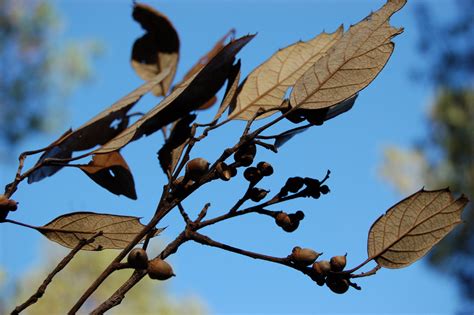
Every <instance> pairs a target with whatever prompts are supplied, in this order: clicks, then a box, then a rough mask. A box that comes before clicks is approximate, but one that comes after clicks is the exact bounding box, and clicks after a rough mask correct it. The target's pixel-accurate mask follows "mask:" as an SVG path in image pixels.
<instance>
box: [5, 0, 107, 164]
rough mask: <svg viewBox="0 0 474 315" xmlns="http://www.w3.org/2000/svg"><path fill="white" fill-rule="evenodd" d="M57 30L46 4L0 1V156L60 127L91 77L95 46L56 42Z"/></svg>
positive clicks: (87, 42)
mask: <svg viewBox="0 0 474 315" xmlns="http://www.w3.org/2000/svg"><path fill="white" fill-rule="evenodd" d="M61 27H62V21H61V18H60V17H59V15H58V13H57V12H56V10H55V9H54V7H53V6H52V5H51V4H50V3H49V1H46V0H21V1H17V0H1V1H0V60H1V63H0V78H1V79H0V148H1V149H0V155H2V154H5V153H6V152H9V151H11V147H12V146H13V145H15V144H17V143H18V142H19V141H21V140H23V139H25V138H26V137H28V136H32V135H38V134H39V133H43V132H45V131H48V130H52V129H54V130H56V128H57V127H59V126H62V121H63V119H61V117H64V115H65V113H66V112H65V111H64V109H65V103H66V96H67V95H69V94H70V92H71V91H72V90H73V89H74V88H75V87H76V86H77V84H78V83H81V82H84V81H85V80H87V79H89V78H90V77H91V73H92V68H91V58H92V57H94V56H96V55H97V54H98V53H99V51H100V45H99V44H98V42H96V41H93V40H81V41H70V42H64V41H61V40H60V39H59V38H60V35H61ZM52 113H54V115H52ZM52 117H54V119H53V118H52ZM7 148H9V149H7Z"/></svg>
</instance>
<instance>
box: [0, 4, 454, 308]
mask: <svg viewBox="0 0 474 315" xmlns="http://www.w3.org/2000/svg"><path fill="white" fill-rule="evenodd" d="M414 2H415V1H413V0H412V1H410V2H409V3H408V4H407V5H406V7H405V8H404V9H403V10H402V11H400V12H398V13H397V14H396V15H395V16H394V17H393V18H392V20H391V21H392V25H394V26H403V27H404V28H405V32H404V33H403V34H402V35H400V36H398V37H397V38H395V40H394V41H395V43H396V47H395V52H394V54H393V56H392V58H391V60H390V61H389V63H388V65H387V66H386V67H385V69H384V70H383V71H382V73H381V74H380V75H379V76H378V77H377V78H376V80H375V81H374V82H373V83H372V84H371V85H370V86H369V87H368V88H366V89H365V90H364V91H362V93H360V96H359V98H358V100H357V102H356V105H355V107H354V108H353V110H351V111H350V112H348V113H346V114H344V115H342V116H340V117H338V118H337V119H334V120H331V121H329V122H327V123H326V124H325V125H324V126H322V127H317V128H313V129H311V130H310V131H307V132H306V133H303V134H301V135H299V136H298V137H297V138H295V139H293V140H292V141H290V142H289V143H288V144H286V145H285V146H283V147H282V148H281V151H280V153H279V154H278V155H275V154H273V153H269V152H263V151H260V152H259V154H258V156H257V161H261V160H265V161H268V162H270V163H271V164H272V165H273V166H274V168H275V171H276V174H275V175H274V176H272V177H271V178H270V179H266V180H264V181H263V182H262V183H261V185H259V186H261V187H262V188H266V189H271V190H272V191H274V192H275V191H277V190H278V189H279V187H280V186H281V185H282V184H283V183H284V181H285V180H286V178H288V177H290V176H295V175H301V176H312V177H323V176H324V174H325V172H326V170H327V169H330V170H331V172H332V175H331V178H330V180H329V183H328V184H329V186H330V188H331V190H332V192H331V193H330V194H329V195H327V196H324V197H323V198H321V199H319V200H312V199H311V200H309V199H308V200H297V201H294V202H291V203H288V204H285V205H281V206H280V207H279V208H274V209H275V210H280V209H281V210H287V211H289V212H293V211H294V210H299V209H301V210H304V211H305V213H306V218H305V219H304V220H303V221H302V226H301V227H300V228H299V229H298V230H297V231H296V232H294V233H292V234H287V233H285V232H283V231H281V230H280V229H279V228H278V227H276V226H275V224H274V223H273V222H271V221H270V220H268V219H266V218H261V217H259V216H248V217H244V218H241V219H237V220H232V221H229V222H225V223H223V224H221V225H219V226H215V227H212V228H209V229H207V230H203V233H205V234H208V235H210V236H211V237H213V238H215V239H216V240H219V241H222V242H225V243H228V244H231V245H234V246H237V247H241V248H244V249H248V250H252V251H259V252H262V253H266V254H270V255H275V256H286V255H288V254H289V253H290V251H291V249H292V248H293V247H294V246H301V247H311V248H313V249H315V250H317V251H323V252H324V253H326V254H325V256H323V257H324V258H326V259H329V258H330V257H331V256H333V255H340V254H344V253H346V252H347V253H348V266H349V267H350V266H355V265H357V264H359V263H360V262H361V261H363V260H365V258H366V255H367V254H366V239H367V233H368V229H369V228H370V226H371V224H372V222H373V221H374V220H376V219H377V218H378V217H379V216H380V215H381V214H383V213H384V212H385V211H386V209H388V208H389V207H390V206H391V205H393V204H394V203H396V202H397V201H398V200H399V199H401V198H402V197H404V196H400V195H398V194H397V193H396V192H394V191H393V190H392V189H391V188H390V187H389V186H388V185H386V183H384V182H383V181H382V180H381V179H380V177H379V176H378V174H377V166H378V165H380V162H381V159H382V150H383V148H384V146H385V145H387V144H393V143H394V144H398V145H402V146H407V145H409V144H410V143H412V141H414V140H415V139H416V138H418V137H420V136H422V135H423V134H424V132H425V127H426V125H425V121H424V117H425V113H426V111H427V106H428V105H429V102H430V99H431V98H432V92H433V91H432V89H431V87H430V86H428V85H426V84H423V83H422V82H415V81H413V80H412V79H410V77H409V74H410V72H411V71H412V70H413V69H415V68H416V67H417V66H419V65H422V64H423V61H424V58H425V56H422V55H420V54H419V53H418V52H417V50H416V39H417V29H416V25H415V21H414V6H415V4H414ZM148 3H151V4H153V5H154V6H155V7H156V8H157V9H159V10H160V11H162V12H163V13H165V14H166V15H167V16H168V17H169V18H170V19H171V21H172V22H173V23H174V25H175V27H176V29H177V30H178V32H179V35H180V39H181V56H180V64H179V67H178V73H177V78H178V79H179V78H181V77H182V75H183V74H184V73H185V72H186V71H187V70H188V69H189V67H190V66H191V65H193V64H194V63H195V62H196V60H197V59H198V58H199V57H200V56H201V55H203V54H204V53H205V52H206V51H207V50H208V49H209V48H210V47H212V45H213V44H214V43H215V41H216V40H217V39H219V38H220V37H221V36H222V35H224V34H225V33H226V32H227V31H228V30H229V29H231V28H236V29H237V34H238V35H239V36H240V35H245V34H248V33H258V34H257V36H256V37H255V38H254V39H253V40H252V41H251V42H250V43H249V44H248V45H247V46H246V47H245V48H244V49H243V51H242V52H241V53H239V55H238V56H239V57H240V58H241V59H242V73H243V75H246V74H248V73H249V72H250V71H251V70H252V69H253V68H255V67H256V66H258V65H259V64H260V63H261V62H263V61H264V60H266V59H267V58H268V57H270V56H271V55H272V53H274V52H275V51H276V50H277V49H278V48H281V47H285V46H288V45H289V44H291V43H293V42H295V41H297V40H300V39H302V40H307V39H310V38H312V37H314V36H315V35H317V34H319V33H320V32H321V31H323V30H325V31H327V32H329V31H331V32H332V31H334V30H335V29H336V28H337V27H338V26H339V25H340V24H341V23H344V25H345V26H346V28H347V27H348V26H349V25H351V24H354V23H356V22H358V21H359V20H361V19H362V18H364V17H365V16H366V15H367V14H368V13H370V12H371V11H372V10H376V9H378V8H379V7H380V6H381V5H382V4H383V3H384V1H361V0H360V1H359V0H357V1H356V0H346V1H342V0H338V1H334V0H333V1H329V0H327V1H302V0H297V1H289V0H287V1H192V0H188V1H159V2H158V1H149V2H148ZM431 3H435V2H431ZM57 4H58V8H59V10H60V12H61V13H62V14H63V15H64V33H63V35H62V37H61V38H58V41H61V40H64V41H67V40H71V39H72V40H74V39H90V38H95V39H97V40H99V41H101V42H102V43H103V46H104V48H105V51H104V54H103V55H102V57H101V58H100V59H99V60H97V62H95V63H94V72H95V75H94V79H93V81H92V82H91V83H90V84H88V85H85V86H83V87H81V88H80V89H78V90H77V91H76V92H75V93H74V95H73V96H72V98H71V99H70V100H69V104H67V106H68V109H69V110H70V116H69V119H68V121H65V122H64V129H66V128H68V127H70V126H71V127H78V126H79V125H81V124H82V123H83V122H85V121H86V120H87V119H88V118H90V117H92V116H93V115H95V114H96V113H97V112H99V111H101V110H102V109H103V108H104V107H105V106H108V105H110V104H112V103H113V102H114V101H115V100H117V99H119V98H120V97H121V96H123V95H125V94H126V93H128V92H129V91H130V90H132V89H133V88H135V87H136V86H138V85H139V84H140V83H141V80H140V79H139V78H138V77H137V76H136V75H135V74H134V72H133V70H132V69H131V67H130V65H129V57H130V50H131V45H132V44H133V41H134V40H135V38H137V37H139V36H141V34H142V30H141V29H140V27H139V26H138V25H137V24H136V23H135V22H133V21H132V19H131V17H130V13H131V1H122V0H120V1H111V0H109V1H106V0H102V1H92V0H80V1H79V0H68V1H58V2H57ZM436 5H437V6H438V7H439V8H440V10H443V12H445V13H447V14H449V12H451V10H452V8H451V7H450V2H449V1H436ZM156 103H157V100H156V99H154V98H153V97H146V98H144V99H143V101H141V102H140V104H139V105H138V106H139V107H137V108H138V109H139V110H142V111H144V110H146V109H149V108H151V107H152V106H154V105H156ZM212 114H213V113H212ZM209 115H211V114H209ZM205 117H206V116H205V115H204V118H202V121H201V122H205V121H207V120H208V119H209V118H208V119H206V118H205ZM243 127H244V123H242V122H234V123H231V124H229V125H228V126H226V127H225V128H223V130H221V131H219V132H216V133H214V134H211V136H210V137H209V138H208V140H207V141H206V142H207V144H205V143H203V144H202V145H200V146H198V147H197V148H196V150H195V152H194V154H193V157H197V156H202V157H205V158H207V159H209V160H212V158H214V157H216V156H217V155H218V154H219V153H220V152H221V151H222V150H223V149H224V148H225V147H226V146H228V145H230V144H231V143H230V141H235V140H237V139H238V135H239V133H240V132H241V130H242V128H243ZM283 127H284V125H281V126H280V127H279V128H280V129H279V130H283ZM60 133H61V132H60V131H58V133H57V135H59V134H60ZM57 135H50V136H48V137H41V138H39V137H38V138H37V139H34V140H32V141H30V142H29V143H27V144H25V147H23V148H21V150H22V151H23V150H29V149H35V148H39V147H42V146H44V145H46V144H48V143H49V142H51V141H52V140H54V139H55V138H56V137H57ZM161 144H162V137H161V135H160V134H159V133H157V134H156V135H153V136H150V137H148V138H143V139H142V140H141V141H138V142H136V143H133V144H131V145H129V146H128V147H127V148H126V149H125V150H124V151H123V155H124V156H125V158H126V159H127V161H128V164H129V165H130V167H131V169H132V171H133V173H134V176H135V182H136V188H137V193H138V197H139V199H138V201H131V200H128V199H126V198H124V197H117V196H115V195H112V194H110V193H108V192H107V191H105V190H103V189H101V188H100V187H96V186H95V185H94V184H93V183H92V182H91V181H90V180H89V178H87V177H86V176H84V175H83V174H82V173H81V172H80V171H78V170H74V169H66V170H63V171H61V172H60V173H58V174H57V175H55V176H54V177H52V178H48V179H46V180H44V181H42V182H39V183H36V184H34V185H27V184H22V185H21V186H20V188H19V191H18V192H17V193H16V194H15V199H16V200H18V201H19V202H20V203H21V207H20V209H19V210H18V211H17V212H16V213H14V215H12V219H15V220H18V221H22V222H25V223H30V224H35V225H42V224H45V223H47V222H49V221H50V220H51V219H53V218H54V217H56V216H58V215H60V214H62V213H65V212H72V211H97V212H114V213H119V214H128V215H136V216H141V217H144V219H143V221H144V222H145V221H146V219H147V218H150V217H151V215H152V214H153V211H154V209H155V205H156V202H157V200H158V199H159V193H160V191H161V186H162V185H163V183H164V175H163V173H162V171H161V170H160V168H159V165H158V163H157V160H156V151H157V150H158V149H159V147H160V145H161ZM31 162H33V160H31ZM14 168H15V165H9V166H4V165H2V166H1V168H0V180H1V182H3V183H7V182H9V181H11V179H12V177H13V174H14ZM244 184H245V183H244V181H240V180H237V179H235V180H233V181H231V182H230V183H222V182H221V183H215V184H211V185H209V187H206V188H205V189H203V191H202V192H200V193H198V194H197V196H195V197H193V198H190V199H189V200H187V201H186V202H185V203H184V205H185V207H186V208H187V209H189V211H190V212H192V213H194V212H195V211H198V210H199V209H200V208H201V207H202V205H204V203H206V202H208V201H210V202H211V203H212V207H211V208H210V210H209V215H210V216H212V215H215V214H219V213H222V212H223V211H225V209H226V206H227V207H228V206H229V205H232V204H233V202H235V200H236V198H237V197H238V196H237V195H236V192H240V191H242V192H243V190H244ZM429 188H430V187H429ZM431 188H436V187H431ZM162 225H168V226H169V228H168V229H167V230H166V233H165V234H164V236H163V239H164V240H171V239H172V238H173V235H176V233H178V232H179V231H180V229H181V228H182V220H181V218H180V217H179V216H178V215H176V214H172V215H170V216H169V217H167V218H166V219H165V220H164V221H163V222H162ZM0 237H1V240H0V242H1V243H0V244H1V245H0V246H1V249H0V263H1V264H2V265H3V266H4V268H5V269H6V271H7V273H8V275H9V278H10V279H13V278H14V277H16V276H18V275H19V274H21V273H22V272H23V271H24V270H25V269H26V268H29V267H31V266H32V265H34V264H35V263H36V262H37V261H36V259H37V256H38V246H37V245H38V244H40V242H39V241H40V239H41V236H40V235H39V234H38V233H36V232H34V231H29V230H24V229H20V228H17V227H14V226H8V225H2V226H0ZM25 244H27V245H25ZM170 261H171V262H172V264H173V266H174V269H175V272H176V274H177V275H178V276H177V277H176V278H174V279H173V280H171V281H169V288H170V290H171V291H172V293H174V294H176V295H177V296H180V295H185V294H194V295H197V296H199V297H200V298H201V299H202V300H203V301H204V302H205V303H206V304H207V305H208V307H209V310H210V311H211V312H212V313H214V314H226V313H233V314H247V313H268V314H275V313H284V314H295V313H302V314H309V313H368V312H371V313H452V312H453V311H454V310H455V309H456V303H457V302H458V297H457V296H456V289H455V286H454V285H453V282H452V281H451V280H450V279H449V277H447V276H444V275H442V274H439V273H434V272H433V271H432V270H430V269H428V268H427V266H426V264H425V263H424V262H423V261H420V262H417V263H415V264H414V265H412V266H410V267H408V268H406V269H401V270H386V269H383V270H381V271H380V272H379V274H378V275H376V276H374V277H369V278H364V279H361V280H360V281H358V283H359V284H360V285H361V286H362V287H363V290H362V291H355V290H351V291H350V292H349V293H348V294H345V295H342V296H340V295H335V294H333V293H331V292H330V291H329V290H328V289H327V288H325V287H323V288H321V287H319V286H317V285H315V284H314V283H313V282H312V281H310V280H309V279H308V278H307V277H305V276H302V275H301V274H300V273H297V272H295V271H292V270H288V268H283V267H281V266H278V265H272V264H271V263H267V262H261V261H253V260H251V259H249V258H246V257H239V256H237V255H235V254H231V253H227V252H222V251H220V250H215V249H212V248H204V247H203V246H200V245H197V244H185V245H184V246H183V247H182V248H180V250H179V252H178V253H177V254H176V255H174V256H173V257H172V258H171V259H170Z"/></svg>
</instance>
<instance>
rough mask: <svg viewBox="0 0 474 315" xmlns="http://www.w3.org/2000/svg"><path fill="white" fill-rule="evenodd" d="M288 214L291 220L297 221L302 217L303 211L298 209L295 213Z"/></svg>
mask: <svg viewBox="0 0 474 315" xmlns="http://www.w3.org/2000/svg"><path fill="white" fill-rule="evenodd" d="M288 216H289V217H290V221H291V222H299V221H301V220H303V219H304V212H303V211H301V210H298V211H296V212H295V213H290V214H289V215H288Z"/></svg>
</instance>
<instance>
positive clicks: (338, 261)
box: [329, 254, 347, 272]
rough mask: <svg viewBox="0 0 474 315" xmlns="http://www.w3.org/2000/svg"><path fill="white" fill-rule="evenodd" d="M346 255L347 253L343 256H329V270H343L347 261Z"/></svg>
mask: <svg viewBox="0 0 474 315" xmlns="http://www.w3.org/2000/svg"><path fill="white" fill-rule="evenodd" d="M346 256H347V254H345V255H344V256H334V257H331V260H330V261H329V262H330V264H331V271H334V272H340V271H343V270H344V268H345V267H346V262H347V259H346Z"/></svg>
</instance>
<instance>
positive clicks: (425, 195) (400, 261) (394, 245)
mask: <svg viewBox="0 0 474 315" xmlns="http://www.w3.org/2000/svg"><path fill="white" fill-rule="evenodd" d="M467 203H468V199H467V198H466V197H465V196H461V197H459V198H458V199H456V200H455V199H454V198H453V196H452V194H451V192H450V191H449V189H442V190H434V191H426V190H420V191H419V192H417V193H415V194H413V195H411V196H410V197H408V198H406V199H404V200H402V201H400V202H399V203H397V204H396V205H394V206H393V207H392V208H390V209H389V210H388V211H387V212H386V213H385V214H384V215H382V216H381V217H380V218H378V219H377V221H375V222H374V224H373V225H372V227H371V228H370V231H369V237H368V241H367V252H368V255H369V258H370V259H375V261H376V262H377V264H379V265H380V266H382V267H386V268H403V267H406V266H408V265H410V264H412V263H414V262H415V261H416V260H418V259H420V258H421V257H423V256H424V255H426V253H427V252H428V251H429V250H430V249H431V248H432V247H433V246H434V245H435V244H437V243H438V242H439V241H441V240H442V239H443V238H444V237H445V236H446V235H447V234H448V233H449V232H450V231H451V230H452V229H453V228H454V227H455V226H456V225H458V224H459V223H461V213H462V210H463V209H464V207H465V206H466V204H467Z"/></svg>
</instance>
